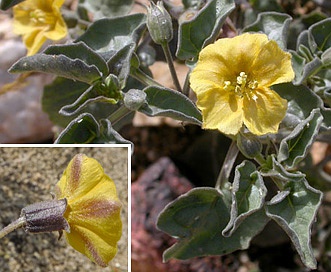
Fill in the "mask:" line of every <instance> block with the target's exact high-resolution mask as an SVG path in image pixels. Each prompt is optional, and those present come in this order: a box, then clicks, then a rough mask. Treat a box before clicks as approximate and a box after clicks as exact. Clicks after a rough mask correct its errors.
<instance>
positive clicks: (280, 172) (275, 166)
mask: <svg viewBox="0 0 331 272" xmlns="http://www.w3.org/2000/svg"><path fill="white" fill-rule="evenodd" d="M261 175H262V176H263V177H272V179H273V180H276V181H278V182H279V183H280V184H282V183H287V182H288V180H292V181H299V180H302V179H303V178H304V177H305V174H302V173H301V172H299V171H297V172H288V171H287V170H286V169H285V168H284V166H283V165H281V164H280V163H279V162H278V161H277V159H276V156H275V154H272V155H271V156H269V157H268V159H267V165H263V168H262V169H261Z"/></svg>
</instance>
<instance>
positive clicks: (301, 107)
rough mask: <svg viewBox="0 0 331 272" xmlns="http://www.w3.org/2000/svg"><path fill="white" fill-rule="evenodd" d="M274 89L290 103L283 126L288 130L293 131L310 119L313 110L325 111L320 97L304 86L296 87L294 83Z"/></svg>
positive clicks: (277, 86) (274, 87) (276, 86)
mask: <svg viewBox="0 0 331 272" xmlns="http://www.w3.org/2000/svg"><path fill="white" fill-rule="evenodd" d="M272 88H273V89H274V90H275V91H276V92H277V93H278V94H279V95H280V96H281V97H283V98H285V99H286V100H287V101H288V107H287V112H286V117H285V119H284V120H283V122H282V124H281V126H282V127H285V128H286V129H287V130H290V131H292V129H294V128H295V127H296V126H297V125H298V124H300V123H301V122H302V121H304V120H305V119H306V118H308V116H309V115H310V114H311V111H312V110H313V109H316V108H320V109H323V102H322V100H321V99H320V97H319V96H317V95H316V94H315V93H313V92H312V91H311V90H310V89H309V88H307V87H305V86H303V85H300V86H294V85H293V84H292V83H284V84H278V85H275V86H273V87H272Z"/></svg>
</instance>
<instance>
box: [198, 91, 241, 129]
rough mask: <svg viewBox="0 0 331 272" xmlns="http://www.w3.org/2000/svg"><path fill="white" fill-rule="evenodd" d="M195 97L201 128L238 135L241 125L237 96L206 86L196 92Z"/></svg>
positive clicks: (239, 103) (239, 100)
mask: <svg viewBox="0 0 331 272" xmlns="http://www.w3.org/2000/svg"><path fill="white" fill-rule="evenodd" d="M201 87H202V88H204V85H202V86H201ZM197 97H198V102H197V106H198V108H199V109H200V110H201V111H202V116H203V128H205V129H218V130H219V131H221V132H223V133H225V134H232V135H234V134H237V133H238V131H239V130H240V128H241V127H242V124H243V111H242V100H241V99H238V96H236V95H235V94H233V93H231V92H227V91H225V90H223V89H221V88H219V87H216V86H214V87H211V86H206V88H205V89H204V90H203V91H202V92H199V91H198V93H197Z"/></svg>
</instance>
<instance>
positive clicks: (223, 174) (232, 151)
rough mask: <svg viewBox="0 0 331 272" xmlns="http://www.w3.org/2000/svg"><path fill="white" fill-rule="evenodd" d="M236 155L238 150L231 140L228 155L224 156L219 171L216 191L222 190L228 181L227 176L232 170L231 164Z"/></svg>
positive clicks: (234, 142)
mask: <svg viewBox="0 0 331 272" xmlns="http://www.w3.org/2000/svg"><path fill="white" fill-rule="evenodd" d="M238 153H239V149H238V147H237V143H236V141H234V140H233V141H232V143H231V145H230V147H229V150H228V153H227V154H226V156H225V159H224V162H223V165H222V168H221V171H220V173H219V175H218V178H217V181H216V185H215V188H216V189H218V190H222V188H223V187H224V185H225V184H226V182H227V181H228V180H229V176H230V173H231V170H232V168H233V164H234V162H235V161H236V158H237V155H238Z"/></svg>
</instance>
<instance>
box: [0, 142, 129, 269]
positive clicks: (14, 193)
mask: <svg viewBox="0 0 331 272" xmlns="http://www.w3.org/2000/svg"><path fill="white" fill-rule="evenodd" d="M77 153H84V154H86V155H87V156H89V157H93V158H95V159H97V160H98V161H99V162H100V164H101V165H102V166H103V168H104V170H105V172H106V174H108V175H109V176H110V177H111V178H112V179H113V180H114V182H115V184H116V187H117V191H118V194H119V198H120V200H121V201H122V204H123V208H122V220H123V235H122V238H121V240H120V242H119V246H118V253H117V255H116V256H115V258H114V259H113V260H112V261H111V262H110V265H109V267H107V268H100V267H98V266H97V265H95V264H94V263H92V262H91V261H90V260H89V259H88V258H87V257H85V256H84V255H82V254H80V253H79V252H77V251H75V250H74V249H73V248H72V247H71V246H70V245H68V244H67V243H66V241H65V239H64V238H62V239H61V240H59V241H58V236H59V235H58V233H56V232H54V233H42V234H27V233H25V232H24V230H23V229H19V230H16V231H14V232H12V233H10V234H9V235H7V236H6V237H4V238H3V239H1V240H0V270H1V271H10V272H16V271H17V272H18V271H20V272H28V271H34V272H38V271H41V272H43V271H47V272H52V271H61V272H62V271H127V270H128V236H127V232H128V227H127V226H128V150H127V148H125V147H120V148H119V147H116V148H115V147H112V148H111V147H78V148H75V147H63V148H61V147H50V148H46V147H30V148H26V147H24V148H21V147H0V228H2V227H4V226H5V225H7V224H9V223H10V222H12V221H14V220H16V219H17V218H18V217H19V215H20V211H21V209H22V208H23V207H25V206H27V205H29V204H32V203H35V202H39V201H44V200H50V199H52V196H51V194H50V193H51V192H52V191H53V189H54V185H55V184H56V182H57V181H58V180H59V178H60V177H61V176H62V173H63V171H64V170H65V168H66V166H67V164H68V163H69V161H70V160H71V158H72V157H73V156H74V155H75V154H77Z"/></svg>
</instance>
